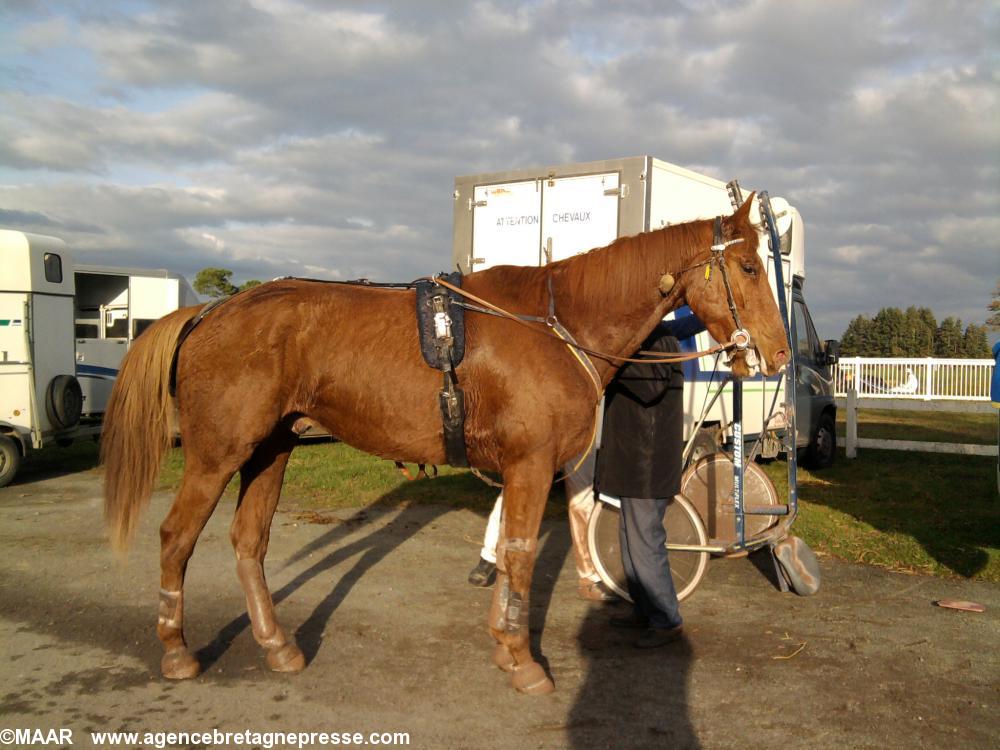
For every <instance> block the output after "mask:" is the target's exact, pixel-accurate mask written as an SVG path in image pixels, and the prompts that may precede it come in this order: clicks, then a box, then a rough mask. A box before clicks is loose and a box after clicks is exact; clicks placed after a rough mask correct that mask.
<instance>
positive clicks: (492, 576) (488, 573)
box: [469, 557, 497, 588]
mask: <svg viewBox="0 0 1000 750" xmlns="http://www.w3.org/2000/svg"><path fill="white" fill-rule="evenodd" d="M496 579H497V566H496V563H491V562H490V561H489V560H487V559H485V558H483V557H480V558H479V562H478V563H477V564H476V567H474V568H473V569H472V571H471V572H470V573H469V583H471V584H472V585H473V586H479V587H480V588H486V587H487V586H492V585H493V582H494V581H495V580H496Z"/></svg>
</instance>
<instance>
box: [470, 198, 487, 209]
mask: <svg viewBox="0 0 1000 750" xmlns="http://www.w3.org/2000/svg"><path fill="white" fill-rule="evenodd" d="M485 205H486V201H474V200H472V198H469V210H470V211H471V210H472V209H474V208H482V207H483V206H485Z"/></svg>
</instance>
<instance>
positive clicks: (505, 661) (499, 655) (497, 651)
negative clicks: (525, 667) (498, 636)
mask: <svg viewBox="0 0 1000 750" xmlns="http://www.w3.org/2000/svg"><path fill="white" fill-rule="evenodd" d="M493 663H494V664H496V665H497V666H498V667H499V668H500V669H501V670H502V671H504V672H512V671H513V670H514V655H513V654H512V653H511V652H510V649H509V648H507V647H506V646H505V645H503V644H502V643H498V644H497V645H496V647H495V648H494V649H493Z"/></svg>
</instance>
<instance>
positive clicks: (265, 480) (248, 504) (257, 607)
mask: <svg viewBox="0 0 1000 750" xmlns="http://www.w3.org/2000/svg"><path fill="white" fill-rule="evenodd" d="M294 445H295V437H294V436H292V435H291V433H288V434H285V433H284V432H279V433H276V434H275V435H272V436H271V437H270V438H268V439H267V440H265V441H264V442H263V443H261V444H260V445H259V446H258V447H257V449H256V450H255V451H254V454H253V456H251V458H250V460H249V461H247V463H246V464H245V465H244V466H243V468H242V469H241V470H240V500H239V505H238V506H237V509H236V516H235V518H234V519H233V525H232V528H231V530H230V536H231V538H232V542H233V548H234V549H235V550H236V573H237V575H238V576H239V579H240V583H241V584H242V586H243V593H244V594H246V599H247V613H248V614H249V615H250V624H251V626H252V628H253V635H254V638H255V639H256V641H257V643H259V644H260V645H261V646H263V647H264V649H265V650H266V651H267V665H268V667H270V668H271V669H272V670H274V671H275V672H299V671H301V670H302V669H304V668H305V665H306V660H305V656H304V655H303V654H302V651H301V650H300V649H299V647H298V646H296V645H295V642H294V641H293V640H292V639H291V638H290V637H289V636H288V635H287V634H286V633H285V631H284V629H283V628H282V627H281V625H280V624H279V622H278V618H277V616H276V615H275V612H274V602H273V600H272V599H271V591H270V589H268V587H267V581H266V580H265V579H264V556H265V555H266V554H267V543H268V538H269V534H270V529H271V520H272V518H273V517H274V511H275V509H276V508H277V506H278V498H279V496H280V494H281V482H282V480H283V479H284V476H285V467H286V466H287V465H288V457H289V455H291V452H292V448H293V447H294Z"/></svg>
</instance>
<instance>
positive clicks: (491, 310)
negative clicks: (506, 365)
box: [428, 259, 736, 364]
mask: <svg viewBox="0 0 1000 750" xmlns="http://www.w3.org/2000/svg"><path fill="white" fill-rule="evenodd" d="M711 262H712V259H709V260H707V261H705V262H704V263H699V264H697V266H691V267H689V268H685V269H683V271H690V270H691V269H692V268H697V267H698V266H704V265H707V264H708V263H711ZM683 271H680V272H679V273H683ZM428 278H436V280H437V282H438V283H439V284H441V286H443V287H445V288H447V289H450V290H451V291H453V292H455V293H456V294H460V295H461V296H463V297H465V298H466V299H468V300H472V301H473V302H476V303H477V304H479V305H482V307H481V308H479V307H476V306H474V305H468V304H467V305H465V309H466V310H472V311H473V312H478V313H484V314H487V315H496V316H498V317H502V318H507V319H508V320H512V321H514V322H515V323H518V324H519V325H523V326H525V327H526V328H527V329H528V330H531V331H535V333H538V334H540V335H542V336H549V337H550V338H557V339H560V340H561V341H563V343H564V344H566V346H568V347H570V348H573V349H576V350H578V351H580V352H583V353H584V354H589V355H590V356H592V357H597V358H598V359H603V360H605V361H606V362H612V363H615V362H617V363H619V364H621V363H624V362H640V363H646V364H672V363H676V362H687V361H688V360H692V359H698V358H699V357H705V356H708V355H711V354H716V353H718V352H722V351H727V350H729V349H732V348H734V347H735V346H736V344H735V343H732V342H730V343H728V344H716V345H715V346H713V347H710V348H708V349H705V350H704V351H700V352H688V353H686V354H684V353H682V354H676V355H671V356H659V357H643V358H636V357H622V356H619V355H617V354H609V353H608V352H601V351H597V350H596V349H590V348H589V347H586V346H583V345H582V344H578V343H575V342H574V343H570V342H568V341H566V340H565V339H563V338H562V337H561V336H559V335H558V334H557V333H554V332H549V331H547V330H544V329H542V328H538V326H537V325H535V324H536V323H542V324H544V325H546V326H548V327H550V328H551V327H552V326H549V323H548V319H546V318H538V317H533V316H530V315H517V314H515V313H512V312H509V311H507V310H504V309H503V308H502V307H500V306H498V305H494V304H493V303H492V302H487V301H486V300H484V299H483V298H482V297H477V296H476V295H475V294H472V293H471V292H469V291H466V290H465V289H460V288H458V287H454V286H452V285H451V284H449V283H448V282H447V281H442V280H441V279H440V277H428ZM563 330H565V329H563ZM567 333H568V332H567Z"/></svg>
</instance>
